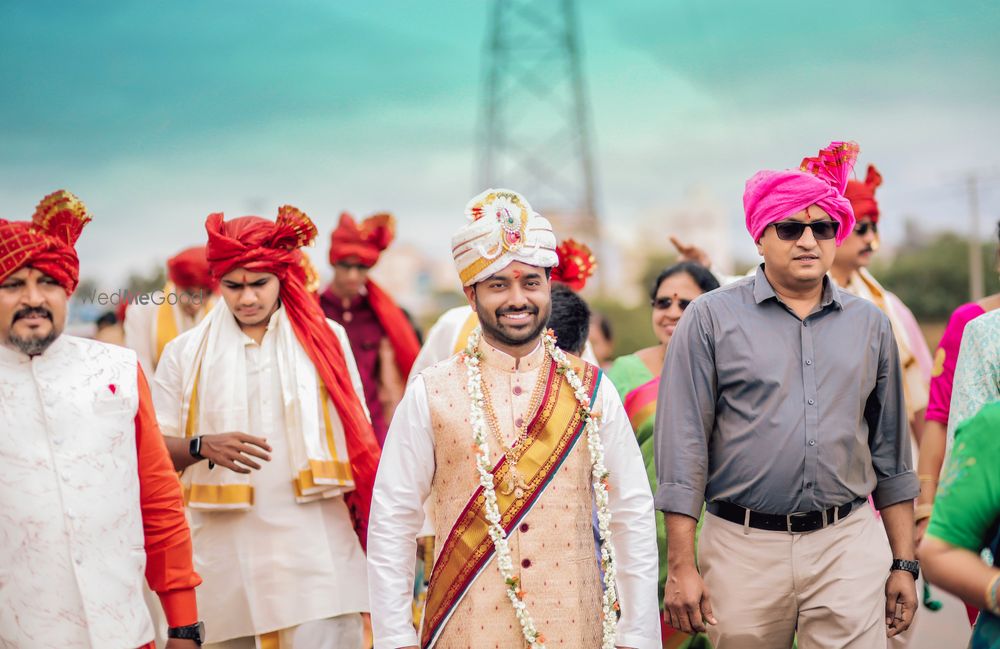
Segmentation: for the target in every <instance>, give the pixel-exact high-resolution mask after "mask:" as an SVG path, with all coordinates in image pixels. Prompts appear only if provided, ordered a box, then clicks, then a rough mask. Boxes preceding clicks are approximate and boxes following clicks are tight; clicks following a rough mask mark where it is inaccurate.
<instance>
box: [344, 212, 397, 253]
mask: <svg viewBox="0 0 1000 649" xmlns="http://www.w3.org/2000/svg"><path fill="white" fill-rule="evenodd" d="M395 235H396V219H394V218H392V215H391V214H386V213H381V214H375V215H372V216H369V217H368V218H367V219H365V220H364V221H362V222H361V223H360V224H357V223H355V222H354V219H353V218H351V215H350V214H348V213H347V212H343V213H342V214H341V215H340V222H339V223H338V224H337V229H336V230H334V231H333V234H332V235H330V265H331V266H332V265H333V264H336V263H337V262H338V261H340V260H341V259H346V258H347V257H358V258H359V259H360V260H361V263H362V264H364V265H365V266H374V265H375V262H376V261H378V257H379V255H380V254H381V253H382V251H383V250H385V249H386V248H388V247H389V244H390V243H392V239H393V237H394V236H395Z"/></svg>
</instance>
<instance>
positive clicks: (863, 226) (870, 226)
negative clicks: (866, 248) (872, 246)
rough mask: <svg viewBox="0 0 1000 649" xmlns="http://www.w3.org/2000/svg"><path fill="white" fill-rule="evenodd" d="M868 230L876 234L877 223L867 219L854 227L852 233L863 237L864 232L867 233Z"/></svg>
mask: <svg viewBox="0 0 1000 649" xmlns="http://www.w3.org/2000/svg"><path fill="white" fill-rule="evenodd" d="M869 230H871V231H872V234H878V224H877V223H875V222H874V221H869V222H868V223H859V224H858V226H857V227H856V228H854V234H856V235H858V236H859V237H863V236H865V235H866V234H868V231H869Z"/></svg>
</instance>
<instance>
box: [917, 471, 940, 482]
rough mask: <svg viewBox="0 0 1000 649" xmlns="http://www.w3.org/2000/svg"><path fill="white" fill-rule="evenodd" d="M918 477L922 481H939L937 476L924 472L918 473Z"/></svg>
mask: <svg viewBox="0 0 1000 649" xmlns="http://www.w3.org/2000/svg"><path fill="white" fill-rule="evenodd" d="M917 479H918V480H920V482H937V481H938V479H937V476H934V475H930V474H928V473H924V474H921V475H918V476H917Z"/></svg>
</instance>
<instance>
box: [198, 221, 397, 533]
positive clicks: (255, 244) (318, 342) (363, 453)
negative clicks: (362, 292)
mask: <svg viewBox="0 0 1000 649" xmlns="http://www.w3.org/2000/svg"><path fill="white" fill-rule="evenodd" d="M205 229H206V230H207V231H208V246H207V247H206V252H207V257H208V263H209V265H210V267H211V269H212V274H213V275H215V277H217V278H218V277H222V276H223V275H225V274H226V273H228V272H229V271H231V270H233V269H234V268H245V269H247V270H249V271H251V272H257V273H272V274H274V275H277V277H278V279H279V280H280V281H281V290H280V293H279V296H280V299H281V304H282V305H283V306H284V307H285V311H286V312H287V313H288V320H289V321H290V322H291V325H292V329H293V330H294V331H295V337H296V338H297V339H298V341H299V344H301V345H302V347H303V349H305V351H306V354H307V355H308V356H309V358H310V359H311V360H312V362H313V364H314V365H315V366H316V371H317V372H318V373H319V376H320V379H321V380H322V381H323V385H324V386H325V387H326V391H327V394H329V395H330V399H331V400H332V401H333V405H334V407H335V408H336V409H337V414H338V415H340V421H341V422H342V423H343V424H344V436H345V438H346V440H347V450H348V453H349V454H350V456H351V458H350V461H351V470H352V471H353V473H354V483H355V490H354V491H353V492H351V493H349V494H347V496H346V497H345V501H346V502H347V504H348V506H349V507H350V508H351V512H352V515H353V517H354V524H355V528H356V530H357V532H358V536H359V537H360V538H361V544H362V546H366V542H367V538H366V535H367V529H368V514H369V511H370V510H371V500H372V489H373V488H374V486H375V472H376V470H377V468H378V461H379V456H380V453H381V451H380V450H379V445H378V441H377V440H376V439H375V433H374V431H373V430H372V425H371V423H370V422H369V421H368V417H367V416H366V415H365V411H364V408H363V407H362V405H361V401H360V400H359V399H358V395H357V393H356V392H355V391H354V386H353V385H352V383H351V375H350V373H349V372H348V370H347V360H346V357H345V355H344V350H343V348H342V347H341V346H340V341H339V340H338V339H337V336H336V335H335V334H334V333H333V330H332V329H330V326H329V325H328V324H327V322H326V317H325V316H324V315H323V310H322V309H321V308H320V306H319V301H318V300H317V299H316V298H315V296H314V295H312V294H311V293H309V291H308V290H307V289H306V281H307V279H308V278H307V274H306V269H305V268H304V266H303V263H302V256H303V253H302V251H301V250H299V249H300V248H301V247H302V246H308V245H311V244H312V243H313V241H315V239H316V236H317V231H316V226H315V225H313V222H312V221H311V220H310V219H309V217H308V216H306V215H305V214H304V213H302V212H300V211H299V210H298V209H296V208H294V207H291V206H290V205H285V206H284V207H281V208H279V209H278V218H277V220H276V221H269V220H267V219H263V218H261V217H259V216H243V217H240V218H236V219H232V220H231V221H225V220H224V218H223V215H222V214H221V213H216V214H210V215H209V216H208V220H207V221H206V222H205Z"/></svg>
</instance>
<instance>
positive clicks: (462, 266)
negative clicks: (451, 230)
mask: <svg viewBox="0 0 1000 649" xmlns="http://www.w3.org/2000/svg"><path fill="white" fill-rule="evenodd" d="M465 216H466V218H468V219H469V222H468V223H467V224H465V226H463V227H462V229H461V230H459V231H458V232H456V233H455V235H454V236H453V237H452V238H451V255H452V257H454V258H455V268H456V269H457V270H458V276H459V278H461V280H462V286H472V285H473V284H476V283H478V282H481V281H483V280H484V279H486V278H487V277H489V276H490V275H492V274H494V273H496V272H498V271H500V270H502V269H504V268H506V267H507V266H509V265H510V264H511V262H515V261H520V262H522V263H525V264H528V265H529V266H538V267H540V268H552V267H553V266H555V265H556V264H558V263H559V257H558V255H556V235H555V234H554V233H553V232H552V225H551V224H550V223H549V221H548V219H546V218H544V217H542V216H540V215H538V214H537V213H536V212H535V211H534V210H532V209H531V205H529V204H528V201H527V200H526V199H525V198H524V196H521V195H520V194H518V193H517V192H514V191H511V190H509V189H487V190H486V191H485V192H483V193H482V194H480V195H478V196H476V197H475V198H473V199H472V200H471V201H469V203H468V205H466V206H465Z"/></svg>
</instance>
